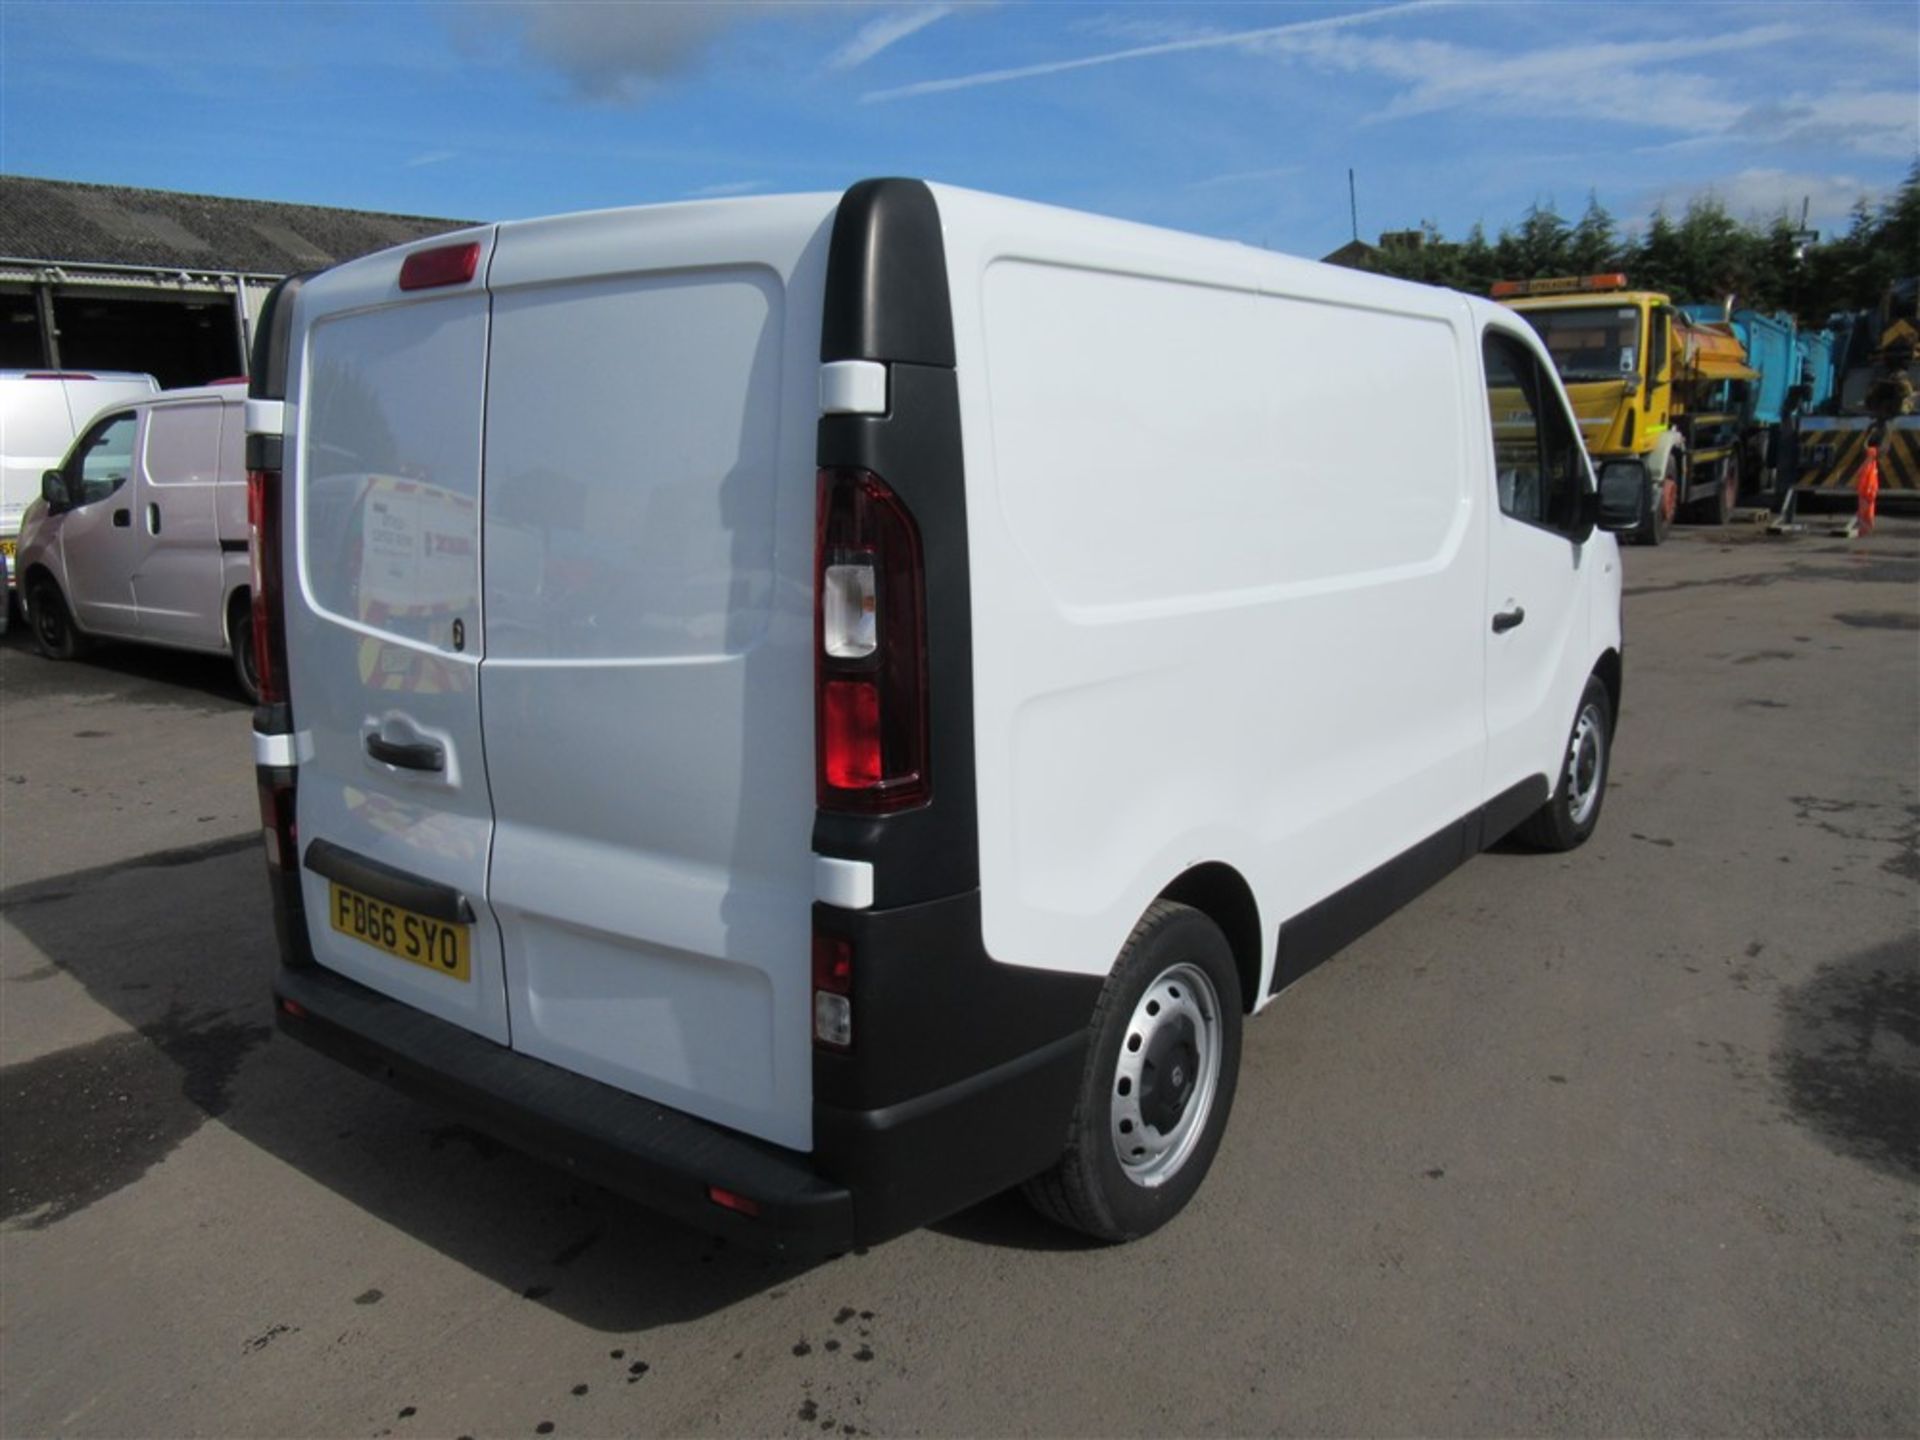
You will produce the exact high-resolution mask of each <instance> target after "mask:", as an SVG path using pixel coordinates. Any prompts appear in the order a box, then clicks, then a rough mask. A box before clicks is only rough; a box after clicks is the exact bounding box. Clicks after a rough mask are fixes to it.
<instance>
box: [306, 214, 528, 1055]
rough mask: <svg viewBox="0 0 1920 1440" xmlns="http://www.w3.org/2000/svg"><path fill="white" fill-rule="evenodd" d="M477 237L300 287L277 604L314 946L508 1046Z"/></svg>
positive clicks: (379, 260) (381, 258) (481, 238)
mask: <svg viewBox="0 0 1920 1440" xmlns="http://www.w3.org/2000/svg"><path fill="white" fill-rule="evenodd" d="M492 238H493V232H492V231H491V230H490V229H489V230H483V231H468V232H463V233H461V234H459V235H455V236H444V237H441V238H439V239H437V240H434V241H430V242H428V244H427V245H426V246H422V247H416V248H418V249H436V250H437V249H444V248H449V247H460V246H465V245H475V246H477V247H478V254H477V256H476V257H475V261H474V265H473V268H472V270H471V271H469V272H468V273H469V274H471V275H472V277H473V278H472V279H471V280H465V281H462V280H458V279H455V280H454V281H453V282H451V283H447V284H444V285H441V284H435V285H433V286H430V287H429V288H424V289H412V290H403V289H401V288H400V278H401V264H402V261H403V260H404V259H405V253H403V252H395V251H388V252H385V253H382V254H379V255H374V256H369V257H368V258H366V259H364V260H359V261H355V262H353V263H351V264H348V265H345V266H342V267H340V268H339V269H336V270H331V271H328V272H327V273H325V274H324V275H321V276H319V277H317V278H315V279H314V280H312V281H310V282H308V283H307V285H306V286H305V287H304V288H303V289H302V290H301V291H300V293H299V299H298V302H297V303H298V305H299V307H300V310H299V315H300V325H299V330H298V332H297V333H298V334H300V335H301V336H303V337H304V339H303V341H302V343H301V344H300V345H299V347H298V351H297V353H296V354H295V355H294V356H293V357H291V366H292V367H295V368H293V369H292V370H291V371H290V385H289V404H288V416H287V430H288V434H289V437H290V438H289V454H288V462H289V465H290V467H292V468H293V472H294V474H293V486H294V495H295V499H294V502H293V503H294V505H295V506H296V507H297V512H296V513H297V515H298V521H297V542H296V545H295V558H296V563H297V566H298V576H297V583H289V584H288V585H287V587H286V590H287V597H286V618H287V650H288V657H289V664H290V669H289V682H290V686H289V688H290V693H291V697H292V705H293V716H294V724H295V726H296V728H297V731H298V736H299V741H298V744H299V747H300V750H301V756H300V785H299V799H298V807H299V808H298V817H297V818H298V828H299V836H300V845H301V855H302V861H303V865H302V874H301V885H302V891H303V896H304V900H305V905H306V914H307V928H308V932H309V937H310V939H311V940H312V943H313V950H314V954H315V957H316V958H317V959H318V960H319V962H320V963H321V964H322V965H325V966H328V967H329V968H331V969H333V970H336V971H339V972H340V973H342V974H344V975H347V976H349V977H351V978H352V979H355V980H358V981H360V982H361V983H362V984H365V985H368V986H370V987H371V988H373V989H375V990H379V991H382V992H383V993H385V994H388V995H392V996H394V997H395V998H397V999H401V1000H404V1001H406V1002H407V1003H408V1004H410V1005H414V1006H416V1007H418V1008H419V1009H421V1010H424V1011H427V1012H429V1013H431V1014H434V1015H437V1016H440V1017H441V1018H443V1019H446V1020H450V1021H453V1022H455V1023H457V1024H460V1025H463V1026H465V1027H466V1028H468V1029H470V1030H474V1031H477V1032H478V1033H480V1034H482V1035H485V1036H487V1037H488V1038H490V1039H493V1040H496V1041H499V1042H501V1043H506V1042H507V1041H508V1039H509V1034H508V1020H507V1004H506V989H505V985H504V981H503V968H502V963H501V952H500V935H499V930H498V927H497V926H496V925H495V924H494V922H493V918H492V915H491V913H490V912H489V910H488V907H487V902H486V880H487V851H488V845H489V843H490V841H491V837H492V831H493V810H492V805H491V803H490V800H489V798H488V792H487V769H486V757H485V755H484V753H483V751H482V747H481V737H480V688H479V670H480V661H481V656H482V653H483V649H484V643H483V642H484V637H485V626H484V625H483V623H482V618H481V609H480V605H481V597H480V498H481V496H480V481H481V475H480V459H481V456H480V446H481V425H482V421H483V418H484V416H483V396H484V386H485V377H486V349H487V296H486V292H485V289H484V286H483V284H482V281H481V277H482V276H484V275H485V273H486V262H487V252H488V250H489V249H490V248H491V245H492ZM444 273H445V272H444V271H442V272H440V273H439V274H435V275H434V278H435V279H436V280H438V279H440V278H442V275H443V274H444ZM453 273H454V274H455V275H456V276H457V274H458V267H455V270H454V272H453ZM289 578H290V581H291V580H292V579H293V577H289Z"/></svg>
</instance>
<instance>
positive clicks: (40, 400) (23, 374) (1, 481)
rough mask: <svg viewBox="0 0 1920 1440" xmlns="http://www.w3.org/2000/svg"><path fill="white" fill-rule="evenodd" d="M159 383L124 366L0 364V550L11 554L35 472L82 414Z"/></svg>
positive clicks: (59, 450)
mask: <svg viewBox="0 0 1920 1440" xmlns="http://www.w3.org/2000/svg"><path fill="white" fill-rule="evenodd" d="M159 388H160V382H159V381H157V380H155V379H154V378H153V376H151V375H144V374H140V373H137V372H135V371H130V370H0V555H4V556H5V557H6V558H7V559H9V560H11V559H12V558H13V553H14V543H15V540H16V539H17V537H18V536H19V534H20V518H21V515H22V513H23V512H24V511H25V510H26V508H27V506H28V505H29V504H30V503H32V501H33V498H34V497H35V496H36V495H38V494H39V493H40V476H41V475H42V474H43V473H44V472H45V471H46V468H47V467H48V466H49V465H54V464H57V463H58V462H59V459H60V457H61V455H63V454H64V453H65V452H66V449H67V446H68V445H70V444H71V443H72V442H73V437H74V436H75V435H77V434H79V433H80V427H81V426H83V425H85V424H86V423H87V419H88V417H89V416H92V415H95V414H97V413H98V412H99V411H100V409H101V407H102V406H106V405H113V404H117V403H122V402H132V401H135V400H140V399H144V398H145V397H147V396H148V395H152V394H154V393H155V392H156V391H158V390H159ZM16 573H17V572H16Z"/></svg>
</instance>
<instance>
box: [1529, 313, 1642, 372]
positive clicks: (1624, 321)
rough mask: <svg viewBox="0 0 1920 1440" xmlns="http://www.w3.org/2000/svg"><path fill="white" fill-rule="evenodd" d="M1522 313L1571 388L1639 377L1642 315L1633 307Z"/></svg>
mask: <svg viewBox="0 0 1920 1440" xmlns="http://www.w3.org/2000/svg"><path fill="white" fill-rule="evenodd" d="M1520 313H1521V315H1522V317H1523V318H1524V319H1525V320H1526V322H1527V323H1528V324H1529V325H1531V326H1533V328H1534V329H1535V330H1536V331H1537V332H1538V333H1539V335H1540V338H1541V339H1542V340H1544V341H1545V342H1546V346H1547V352H1548V353H1549V354H1550V355H1552V356H1553V364H1554V368H1555V369H1556V370H1558V371H1559V372H1560V378H1561V379H1562V380H1564V381H1566V382H1567V383H1568V384H1570V385H1571V384H1578V383H1579V382H1581V381H1593V380H1619V379H1622V378H1623V377H1625V376H1628V375H1634V374H1638V373H1639V367H1640V311H1639V310H1638V309H1637V308H1635V307H1634V306H1632V305H1595V306H1592V307H1583V308H1581V309H1578V310H1523V311H1521V312H1520Z"/></svg>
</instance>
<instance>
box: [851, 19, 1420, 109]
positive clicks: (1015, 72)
mask: <svg viewBox="0 0 1920 1440" xmlns="http://www.w3.org/2000/svg"><path fill="white" fill-rule="evenodd" d="M1445 3H1448V0H1408V3H1406V4H1402V5H1387V6H1383V7H1381V8H1379V9H1375V10H1357V11H1355V12H1353V13H1352V14H1350V15H1328V16H1324V17H1322V18H1320V19H1317V20H1294V21H1290V22H1289V23H1287V24H1285V25H1267V26H1263V27H1262V28H1260V29H1258V30H1234V31H1228V32H1225V33H1221V34H1213V33H1207V34H1200V35H1189V36H1184V37H1182V38H1180V39H1177V40H1163V41H1158V42H1156V43H1154V44H1151V45H1134V46H1130V47H1129V48H1127V49H1125V50H1108V51H1104V52H1102V53H1100V54H1098V55H1082V56H1078V57H1076V58H1074V59H1071V60H1048V61H1045V62H1043V63H1041V64H1038V65H1018V66H1015V67H1013V68H1011V69H1007V70H981V71H977V72H975V73H974V74H972V75H954V76H949V77H948V78H946V79H943V80H922V81H919V82H918V83H916V84H913V85H898V86H895V87H894V88H892V89H890V90H869V91H868V92H867V93H866V94H864V95H862V96H861V97H860V98H861V99H862V100H863V101H867V102H874V101H883V100H906V99H910V98H912V97H914V96H917V95H939V94H943V93H945V92H947V91H949V90H971V89H973V88H974V87H975V86H978V85H1004V84H1006V83H1008V82H1009V81H1013V80H1034V79H1038V78H1040V77H1041V76H1043V75H1059V74H1062V73H1064V72H1066V71H1069V70H1085V69H1088V68H1090V67H1092V66H1095V65H1112V64H1115V63H1117V62H1119V61H1122V60H1144V59H1147V58H1148V57H1150V56H1154V55H1175V54H1181V53H1185V52H1190V51H1194V50H1225V49H1245V48H1247V47H1249V46H1252V45H1254V44H1257V43H1259V42H1262V41H1267V40H1271V39H1273V38H1275V37H1277V36H1281V35H1287V34H1294V33H1304V32H1310V31H1316V30H1334V29H1341V28H1344V27H1346V26H1349V25H1360V24H1364V23H1366V22H1367V21H1370V20H1383V19H1386V18H1387V17H1388V16H1392V15H1405V14H1409V13H1411V12H1413V11H1416V10H1425V9H1430V8H1432V7H1433V6H1436V5H1441V4H1445Z"/></svg>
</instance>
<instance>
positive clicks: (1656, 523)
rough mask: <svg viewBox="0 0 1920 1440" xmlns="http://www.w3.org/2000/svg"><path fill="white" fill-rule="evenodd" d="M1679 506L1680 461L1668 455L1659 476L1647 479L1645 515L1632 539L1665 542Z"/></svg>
mask: <svg viewBox="0 0 1920 1440" xmlns="http://www.w3.org/2000/svg"><path fill="white" fill-rule="evenodd" d="M1679 508H1680V462H1679V460H1678V459H1676V458H1675V457H1673V456H1668V457H1667V466H1666V469H1665V470H1664V471H1662V472H1661V474H1660V477H1659V478H1658V479H1657V480H1656V479H1653V478H1651V477H1650V478H1649V479H1648V481H1647V503H1646V515H1645V516H1644V517H1643V518H1642V519H1641V521H1640V528H1639V529H1638V530H1636V531H1635V532H1634V539H1636V540H1638V541H1639V542H1640V543H1641V544H1642V545H1660V544H1663V543H1665V541H1666V538H1667V533H1668V532H1669V531H1670V530H1672V529H1673V517H1674V516H1675V515H1676V514H1677V513H1678V512H1679Z"/></svg>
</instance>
